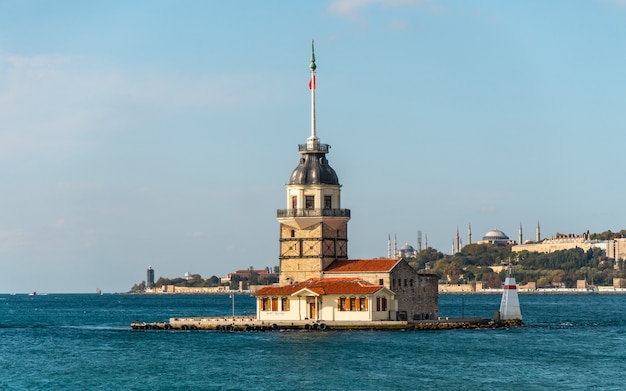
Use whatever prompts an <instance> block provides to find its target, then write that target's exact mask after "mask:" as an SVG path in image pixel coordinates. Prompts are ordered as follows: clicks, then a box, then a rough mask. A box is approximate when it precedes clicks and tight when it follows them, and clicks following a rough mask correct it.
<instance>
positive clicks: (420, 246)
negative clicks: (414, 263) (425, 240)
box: [417, 231, 422, 252]
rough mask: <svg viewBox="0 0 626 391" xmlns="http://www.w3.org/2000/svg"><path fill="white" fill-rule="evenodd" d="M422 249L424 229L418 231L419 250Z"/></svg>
mask: <svg viewBox="0 0 626 391" xmlns="http://www.w3.org/2000/svg"><path fill="white" fill-rule="evenodd" d="M421 251H422V231H417V252H421Z"/></svg>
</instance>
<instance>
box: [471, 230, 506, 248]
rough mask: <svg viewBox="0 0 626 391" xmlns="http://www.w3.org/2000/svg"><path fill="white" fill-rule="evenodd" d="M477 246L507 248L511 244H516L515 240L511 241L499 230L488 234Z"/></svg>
mask: <svg viewBox="0 0 626 391" xmlns="http://www.w3.org/2000/svg"><path fill="white" fill-rule="evenodd" d="M476 243H477V244H493V245H496V246H507V245H509V244H516V242H515V241H514V240H511V239H510V238H509V237H508V236H507V235H506V234H505V233H504V232H502V231H500V230H499V229H497V228H494V229H492V230H491V231H489V232H487V233H486V234H485V236H483V238H482V239H481V240H479V241H477V242H476Z"/></svg>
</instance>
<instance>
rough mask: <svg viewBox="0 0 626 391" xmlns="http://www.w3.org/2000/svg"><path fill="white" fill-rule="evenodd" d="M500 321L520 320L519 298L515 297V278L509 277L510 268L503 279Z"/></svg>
mask: <svg viewBox="0 0 626 391" xmlns="http://www.w3.org/2000/svg"><path fill="white" fill-rule="evenodd" d="M500 319H501V320H511V319H519V320H522V311H521V310H520V307H519V298H518V297H517V284H516V283H515V277H511V268H510V266H509V269H508V272H507V276H506V278H505V279H504V291H503V292H502V301H501V302H500Z"/></svg>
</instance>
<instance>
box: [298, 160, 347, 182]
mask: <svg viewBox="0 0 626 391" xmlns="http://www.w3.org/2000/svg"><path fill="white" fill-rule="evenodd" d="M289 184H290V185H318V184H322V185H339V178H337V173H336V172H335V170H333V168H332V167H331V166H330V165H329V164H328V160H327V159H326V156H325V154H324V153H305V154H303V155H302V157H301V158H300V164H298V167H296V168H295V169H294V170H293V172H292V173H291V178H290V179H289Z"/></svg>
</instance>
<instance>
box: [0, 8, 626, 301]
mask: <svg viewBox="0 0 626 391" xmlns="http://www.w3.org/2000/svg"><path fill="white" fill-rule="evenodd" d="M312 39H315V48H316V59H317V66H318V68H317V77H318V89H317V95H316V96H317V132H318V136H319V137H320V139H321V140H322V142H324V143H328V144H330V145H331V146H332V149H331V153H330V154H329V155H328V158H329V161H330V164H331V165H332V166H333V168H334V169H335V170H336V171H337V174H338V176H339V179H340V182H341V183H342V185H343V190H342V207H344V208H349V209H351V210H352V220H351V221H350V223H349V226H348V233H349V256H350V257H351V258H353V259H358V258H371V257H379V256H386V254H387V237H388V235H390V234H391V235H392V236H393V235H394V234H396V235H397V238H398V242H399V244H400V245H402V244H403V243H404V242H410V243H411V244H413V245H414V246H415V245H416V240H417V239H416V236H417V231H418V230H421V231H422V232H423V234H424V235H427V236H428V244H429V245H430V246H432V247H434V248H437V249H438V250H440V251H442V252H444V253H450V251H451V245H452V242H453V239H454V235H455V232H456V229H457V227H458V228H459V230H460V231H461V237H462V241H463V244H466V241H467V239H466V230H467V225H468V224H470V223H471V225H472V233H473V239H474V240H476V239H478V238H480V237H481V236H482V235H483V234H484V233H485V232H487V231H489V230H490V229H492V228H499V229H501V230H503V231H504V232H505V233H507V234H508V235H509V236H510V237H511V238H514V239H517V230H518V227H519V225H520V224H521V225H522V226H523V229H524V237H525V238H533V237H534V230H535V226H536V224H537V221H540V223H541V229H542V236H544V237H548V236H552V235H554V234H556V233H557V232H560V233H582V232H584V231H586V230H590V231H591V232H601V231H604V230H607V229H611V230H614V231H615V230H620V229H622V228H626V210H625V209H624V208H623V207H622V206H621V204H622V203H621V202H620V195H621V194H623V193H624V192H625V186H626V185H625V184H624V183H625V182H624V181H623V180H622V178H621V175H620V172H621V170H620V169H619V167H620V165H621V162H622V152H623V150H624V145H626V143H625V141H626V140H625V139H626V135H625V132H624V124H626V118H625V117H626V114H625V110H624V109H623V105H624V102H626V72H625V71H624V70H625V69H626V50H624V48H625V47H626V1H618V0H615V1H610V0H605V1H601V0H554V1H549V2H546V1H524V2H503V1H496V0H493V1H487V0H475V1H436V0H431V1H428V0H422V1H420V0H329V1H315V2H313V1H310V2H289V1H263V2H258V1H240V2H231V1H221V2H219V1H212V2H205V1H176V2H174V1H154V0H150V1H147V0H146V1H134V2H128V1H106V2H104V1H102V2H91V1H90V2H85V1H64V0H58V1H54V2H48V1H27V0H23V1H11V0H0V292H29V291H33V290H36V291H41V292H92V291H94V290H95V289H96V288H97V287H98V288H100V289H102V290H103V291H105V292H120V291H126V290H128V289H129V288H130V286H132V284H134V283H136V282H140V281H141V280H143V279H145V269H146V268H147V267H148V265H152V267H153V268H155V270H156V275H157V276H166V277H179V276H182V275H183V274H184V273H185V272H190V273H199V274H201V275H202V276H205V277H209V276H211V275H218V276H222V275H225V274H226V273H228V272H230V271H232V270H235V269H241V268H247V267H249V266H254V267H257V268H263V267H266V266H274V265H277V264H278V232H279V226H278V223H277V221H276V209H281V208H285V207H286V201H285V200H286V195H285V194H286V193H285V184H286V182H287V181H288V179H289V175H290V174H291V171H292V170H293V169H294V168H295V166H296V165H297V162H298V159H299V154H298V152H297V144H298V143H303V142H304V141H305V140H306V138H307V137H308V135H309V132H310V127H309V126H310V125H309V124H310V113H309V110H310V94H309V90H308V79H309V69H308V65H309V57H310V45H311V40H312Z"/></svg>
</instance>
